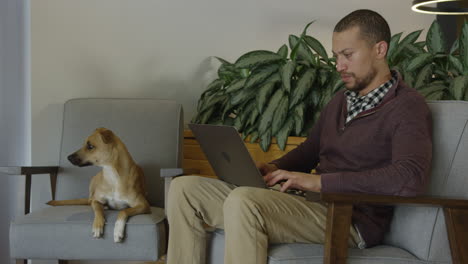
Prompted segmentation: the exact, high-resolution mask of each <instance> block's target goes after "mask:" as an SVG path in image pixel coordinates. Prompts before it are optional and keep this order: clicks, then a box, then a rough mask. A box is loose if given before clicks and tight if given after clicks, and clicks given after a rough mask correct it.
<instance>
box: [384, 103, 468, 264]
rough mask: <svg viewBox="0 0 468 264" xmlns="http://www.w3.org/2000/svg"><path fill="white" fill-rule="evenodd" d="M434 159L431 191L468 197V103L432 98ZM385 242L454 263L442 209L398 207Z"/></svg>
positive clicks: (427, 258)
mask: <svg viewBox="0 0 468 264" xmlns="http://www.w3.org/2000/svg"><path fill="white" fill-rule="evenodd" d="M428 105H429V108H430V109H431V113H432V119H433V129H432V130H433V158H432V172H431V179H430V184H429V188H428V194H430V195H435V196H442V197H452V198H463V199H467V198H468V192H467V189H466V185H467V184H468V177H467V175H466V172H467V171H468V163H467V162H466V160H467V159H468V102H463V101H430V102H428ZM385 243H387V244H390V245H393V246H397V247H401V248H404V249H406V250H408V251H409V252H411V253H412V254H414V255H415V256H417V257H418V258H420V259H422V260H428V261H435V262H437V263H441V262H443V263H447V262H450V259H451V256H450V248H449V245H448V238H447V232H446V227H445V221H444V213H443V210H441V209H440V208H429V207H413V206H397V207H396V208H395V214H394V217H393V221H392V225H391V229H390V232H389V233H388V235H387V237H386V238H385Z"/></svg>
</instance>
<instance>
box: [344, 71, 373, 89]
mask: <svg viewBox="0 0 468 264" xmlns="http://www.w3.org/2000/svg"><path fill="white" fill-rule="evenodd" d="M347 74H349V75H351V76H353V77H354V80H355V84H354V85H353V86H352V87H347V86H345V87H346V89H348V90H349V91H353V92H356V93H358V92H360V91H362V90H364V89H365V88H366V87H367V86H368V85H369V84H370V83H371V82H372V80H373V79H374V78H375V76H376V75H377V70H376V69H375V68H372V69H371V70H370V72H369V74H367V75H366V76H364V77H363V78H357V77H356V75H355V74H354V73H347Z"/></svg>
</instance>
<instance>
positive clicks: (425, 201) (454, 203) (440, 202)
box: [320, 193, 468, 209]
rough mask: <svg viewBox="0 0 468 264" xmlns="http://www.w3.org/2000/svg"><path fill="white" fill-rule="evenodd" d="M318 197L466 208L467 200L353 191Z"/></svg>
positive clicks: (352, 201) (366, 202) (341, 201)
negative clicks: (355, 192)
mask: <svg viewBox="0 0 468 264" xmlns="http://www.w3.org/2000/svg"><path fill="white" fill-rule="evenodd" d="M320 199H321V200H322V201H324V202H328V203H330V202H335V203H345V204H362V203H365V204H382V205H395V204H412V205H425V206H440V207H448V208H466V209H468V200H464V199H453V198H445V197H435V196H417V197H402V196H391V195H374V194H361V193H359V194H353V193H321V194H320Z"/></svg>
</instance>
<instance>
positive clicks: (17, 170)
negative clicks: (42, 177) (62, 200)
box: [0, 166, 59, 175]
mask: <svg viewBox="0 0 468 264" xmlns="http://www.w3.org/2000/svg"><path fill="white" fill-rule="evenodd" d="M58 169H59V167H58V166H45V167H41V166H9V167H0V174H8V175H26V174H30V175H32V174H50V173H57V172H58Z"/></svg>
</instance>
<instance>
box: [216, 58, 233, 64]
mask: <svg viewBox="0 0 468 264" xmlns="http://www.w3.org/2000/svg"><path fill="white" fill-rule="evenodd" d="M215 58H216V59H218V60H219V62H221V63H222V64H226V65H233V64H232V63H230V62H229V61H227V60H225V59H223V58H220V57H216V56H215Z"/></svg>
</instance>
